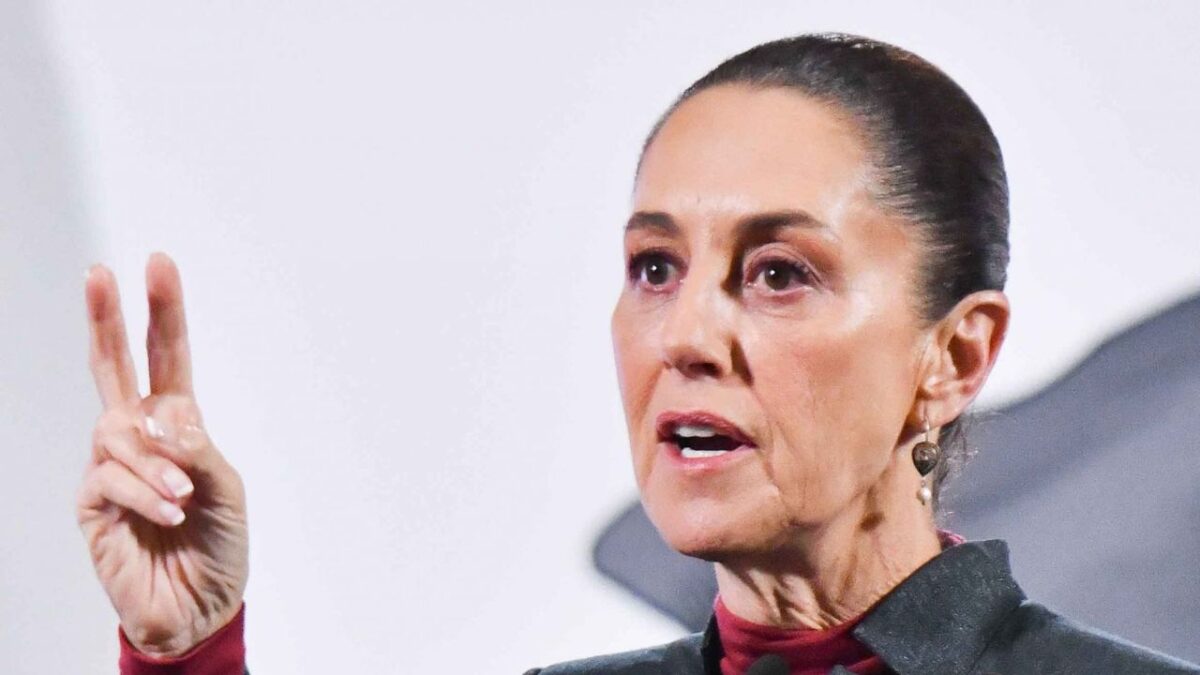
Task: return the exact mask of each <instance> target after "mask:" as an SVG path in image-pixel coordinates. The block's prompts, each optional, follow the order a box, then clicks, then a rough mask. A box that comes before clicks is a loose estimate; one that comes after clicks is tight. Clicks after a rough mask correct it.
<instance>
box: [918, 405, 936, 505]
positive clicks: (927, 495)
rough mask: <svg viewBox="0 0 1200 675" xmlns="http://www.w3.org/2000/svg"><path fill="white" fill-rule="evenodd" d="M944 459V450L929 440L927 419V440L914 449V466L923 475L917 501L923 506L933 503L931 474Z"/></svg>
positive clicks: (927, 421) (926, 421) (926, 420)
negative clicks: (930, 482)
mask: <svg viewBox="0 0 1200 675" xmlns="http://www.w3.org/2000/svg"><path fill="white" fill-rule="evenodd" d="M941 458H942V449H941V447H939V446H938V444H937V443H934V442H933V441H931V440H929V418H926V419H925V440H923V441H921V442H919V443H917V444H916V445H914V446H913V449H912V461H913V466H915V467H917V473H919V474H921V489H920V490H917V499H919V500H920V501H921V503H922V504H928V503H929V502H931V501H933V489H932V488H930V487H929V474H930V473H933V469H934V467H936V466H937V463H938V461H939V460H941Z"/></svg>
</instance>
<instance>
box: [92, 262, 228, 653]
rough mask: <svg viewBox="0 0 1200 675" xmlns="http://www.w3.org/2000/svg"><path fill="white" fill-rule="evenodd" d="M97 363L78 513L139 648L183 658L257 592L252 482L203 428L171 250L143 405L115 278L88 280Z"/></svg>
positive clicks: (154, 267)
mask: <svg viewBox="0 0 1200 675" xmlns="http://www.w3.org/2000/svg"><path fill="white" fill-rule="evenodd" d="M85 294H86V296H87V310H88V323H89V326H90V328H91V367H92V374H93V376H94V377H95V380H96V388H97V389H98V390H99V393H100V399H101V402H102V403H103V406H104V412H103V413H102V414H101V415H100V419H99V420H98V421H97V422H96V428H95V431H94V433H93V436H92V453H91V458H90V461H89V462H88V466H87V472H86V474H85V476H84V481H83V485H82V486H81V487H80V490H79V498H78V504H77V515H78V519H79V526H80V529H81V530H82V531H83V535H84V537H85V538H86V539H87V544H88V548H89V549H90V551H91V554H92V561H93V563H94V564H95V567H96V574H97V576H98V577H99V578H100V583H101V584H102V585H103V586H104V590H105V591H106V592H107V593H108V597H109V599H110V600H111V601H112V604H113V607H114V608H116V610H117V615H118V616H119V617H120V621H121V626H122V628H123V629H124V631H125V634H126V635H127V636H128V637H129V640H130V642H131V643H132V644H133V646H134V647H136V648H138V649H139V650H140V651H142V652H145V653H147V654H151V655H154V656H164V657H165V656H177V655H180V654H183V653H185V652H187V651H188V650H189V649H191V648H192V647H194V646H195V645H197V644H198V643H200V642H201V641H203V640H204V639H205V638H207V637H208V636H210V635H212V634H213V633H215V632H216V631H217V630H218V629H220V628H221V627H222V626H224V625H225V624H226V623H228V622H229V621H230V620H231V619H233V617H234V616H236V615H237V612H238V610H239V609H240V607H241V604H242V594H243V592H244V591H245V588H246V576H247V573H248V569H249V564H248V562H249V561H248V538H247V529H246V496H245V490H244V489H243V487H242V481H241V478H240V477H239V476H238V474H237V472H236V471H235V470H234V469H233V467H232V466H230V465H229V463H228V462H226V461H225V459H224V458H223V457H222V456H221V453H219V452H218V451H217V449H216V448H215V447H214V446H213V444H212V441H211V440H210V439H209V438H208V435H207V433H206V432H205V431H204V424H203V420H202V419H201V417H200V408H199V407H197V405H196V401H195V399H194V398H193V395H192V374H191V373H192V366H191V357H190V355H189V350H188V340H187V323H186V321H185V318H184V312H183V288H182V286H181V284H180V280H179V271H178V270H177V269H176V267H175V264H174V263H173V262H172V261H171V259H170V258H168V257H167V256H166V255H164V254H162V253H156V254H154V255H152V256H150V260H149V262H148V263H147V265H146V294H147V296H148V298H149V302H150V326H149V329H148V330H147V333H146V351H147V354H148V356H149V365H150V395H149V396H146V397H145V398H142V397H141V395H140V394H139V392H138V388H137V374H136V373H135V372H134V368H133V360H132V358H131V356H130V353H129V344H128V341H127V340H126V336H125V320H124V318H123V317H122V315H121V305H120V296H119V295H118V292H117V285H116V280H115V279H114V278H113V275H112V272H110V271H109V270H108V269H106V268H104V267H103V266H100V265H96V266H95V267H93V268H92V269H91V270H90V271H89V272H88V275H87V282H86V293H85Z"/></svg>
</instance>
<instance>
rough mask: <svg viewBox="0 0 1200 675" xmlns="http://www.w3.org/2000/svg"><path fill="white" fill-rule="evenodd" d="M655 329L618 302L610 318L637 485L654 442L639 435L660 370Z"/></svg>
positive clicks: (649, 319)
mask: <svg viewBox="0 0 1200 675" xmlns="http://www.w3.org/2000/svg"><path fill="white" fill-rule="evenodd" d="M657 330H658V326H657V322H656V321H654V320H653V318H652V317H651V316H647V315H644V314H635V313H633V312H631V311H629V309H628V308H627V307H626V304H625V302H624V300H622V301H621V302H618V303H617V307H616V309H615V310H614V311H613V316H612V340H613V356H614V358H615V359H616V368H617V383H618V386H619V387H620V390H621V403H622V406H623V408H624V410H625V423H626V426H627V428H628V431H629V439H630V449H631V450H632V452H633V454H634V469H635V473H636V474H637V479H638V483H639V485H640V484H641V483H642V482H643V479H644V474H645V471H646V470H647V467H646V461H645V459H644V458H645V457H646V456H647V455H648V454H649V452H650V451H651V450H652V448H651V447H645V446H647V445H652V443H651V441H653V440H654V439H652V438H640V437H639V432H644V431H645V430H646V429H647V428H648V423H647V421H646V413H647V410H648V409H649V407H650V399H651V397H652V395H653V393H654V385H655V382H656V380H657V378H658V375H659V373H660V372H661V369H662V368H661V364H660V359H659V355H658V350H657V349H655V348H654V344H655V342H654V338H655V335H656V334H657Z"/></svg>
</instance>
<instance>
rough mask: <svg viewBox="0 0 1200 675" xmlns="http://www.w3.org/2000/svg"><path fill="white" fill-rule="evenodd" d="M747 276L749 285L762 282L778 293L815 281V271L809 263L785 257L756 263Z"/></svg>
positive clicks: (809, 284)
mask: <svg viewBox="0 0 1200 675" xmlns="http://www.w3.org/2000/svg"><path fill="white" fill-rule="evenodd" d="M746 278H747V279H748V281H747V282H746V283H747V285H755V284H762V285H763V286H765V287H766V288H767V289H769V290H771V291H773V292H776V293H780V292H784V291H790V290H792V289H794V288H799V287H801V286H811V285H812V283H813V281H814V276H813V273H812V271H811V270H810V269H809V268H808V266H807V265H805V264H804V263H800V262H796V261H794V260H787V259H785V258H771V259H769V260H764V261H763V262H762V263H760V264H758V265H756V266H755V267H754V268H753V269H752V270H751V272H750V274H747V275H746Z"/></svg>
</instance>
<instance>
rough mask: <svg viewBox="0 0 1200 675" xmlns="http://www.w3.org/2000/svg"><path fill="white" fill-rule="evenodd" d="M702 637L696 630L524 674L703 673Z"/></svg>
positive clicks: (637, 674) (687, 674)
mask: <svg viewBox="0 0 1200 675" xmlns="http://www.w3.org/2000/svg"><path fill="white" fill-rule="evenodd" d="M703 640H704V634H703V633H696V634H694V635H689V636H687V637H685V638H682V639H679V640H676V641H674V642H669V643H667V644H665V645H659V646H657V647H648V648H645V649H636V650H634V651H630V652H622V653H620V654H609V655H607V656H593V657H591V658H587V659H579V660H578V661H567V662H565V663H559V664H556V665H553V666H549V667H547V668H534V669H532V670H529V671H526V673H525V675H703V673H704V658H703V656H702V654H701V644H702V643H703Z"/></svg>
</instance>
